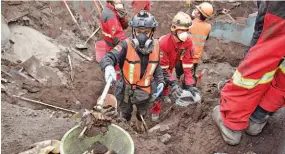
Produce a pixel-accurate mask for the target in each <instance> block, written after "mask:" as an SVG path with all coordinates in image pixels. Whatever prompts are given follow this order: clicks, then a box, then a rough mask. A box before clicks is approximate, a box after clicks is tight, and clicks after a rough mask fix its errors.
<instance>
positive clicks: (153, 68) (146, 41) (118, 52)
mask: <svg viewBox="0 0 285 154" xmlns="http://www.w3.org/2000/svg"><path fill="white" fill-rule="evenodd" d="M129 25H130V26H131V27H132V38H127V39H125V40H123V41H122V42H120V43H119V44H118V45H117V46H116V47H115V48H114V49H113V50H111V52H109V53H107V54H106V55H105V56H104V57H103V59H102V61H101V62H100V66H101V68H102V70H103V71H105V80H106V81H107V80H108V78H109V77H111V78H112V79H113V81H115V80H116V79H115V70H114V66H115V65H116V64H119V66H120V69H121V73H122V78H121V80H120V81H118V82H116V84H115V95H116V98H117V99H118V101H119V102H120V111H121V113H120V114H121V115H120V116H121V117H123V118H124V119H126V120H127V121H129V120H130V119H131V116H132V111H133V104H135V105H136V107H137V115H136V117H137V119H138V124H137V126H138V127H140V128H142V127H141V126H142V123H141V121H142V119H141V116H142V117H144V116H145V115H146V113H147V109H148V107H149V100H150V99H151V96H152V94H153V95H154V96H156V97H157V96H158V95H159V94H160V93H161V92H162V90H163V88H164V84H165V83H164V77H163V72H162V69H161V67H160V64H159V43H158V40H156V39H154V38H153V35H154V31H155V29H156V27H157V25H158V23H157V21H156V20H155V18H154V16H152V15H151V14H150V13H148V12H146V11H144V10H141V11H140V12H139V13H138V14H137V15H135V16H134V17H133V19H132V21H131V22H130V23H129ZM154 79H155V81H156V83H157V85H158V86H157V89H155V90H152V89H151V83H152V82H153V81H154ZM154 91H156V93H154ZM140 128H139V129H140Z"/></svg>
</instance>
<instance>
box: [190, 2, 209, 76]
mask: <svg viewBox="0 0 285 154" xmlns="http://www.w3.org/2000/svg"><path fill="white" fill-rule="evenodd" d="M195 7H196V9H194V10H193V12H192V14H191V16H192V19H194V20H193V21H192V26H191V27H190V31H189V32H190V34H191V35H190V37H191V39H192V41H193V43H194V47H195V54H194V57H193V60H194V61H193V63H194V65H193V77H194V78H195V80H197V77H196V69H197V67H198V63H199V61H200V58H201V57H202V54H203V49H204V46H205V43H206V40H207V39H208V38H209V34H210V31H211V27H212V26H211V25H210V24H208V23H207V22H206V21H205V20H206V19H207V18H208V17H210V16H211V15H212V14H213V6H212V5H211V4H210V3H207V2H203V3H201V4H200V5H196V6H195Z"/></svg>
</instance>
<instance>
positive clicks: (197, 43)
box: [194, 42, 205, 46]
mask: <svg viewBox="0 0 285 154" xmlns="http://www.w3.org/2000/svg"><path fill="white" fill-rule="evenodd" d="M194 45H197V46H204V45H205V42H194Z"/></svg>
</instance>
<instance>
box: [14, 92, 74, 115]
mask: <svg viewBox="0 0 285 154" xmlns="http://www.w3.org/2000/svg"><path fill="white" fill-rule="evenodd" d="M12 96H13V97H16V98H19V99H21V100H24V101H28V102H32V103H36V104H41V105H44V106H48V107H52V108H55V109H58V110H62V111H66V112H69V113H76V112H75V111H72V110H69V109H65V108H61V107H58V106H54V105H50V104H46V103H43V102H40V101H36V100H32V99H29V98H25V97H22V96H17V95H12Z"/></svg>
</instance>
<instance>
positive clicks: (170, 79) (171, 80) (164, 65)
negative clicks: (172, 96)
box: [160, 48, 177, 85]
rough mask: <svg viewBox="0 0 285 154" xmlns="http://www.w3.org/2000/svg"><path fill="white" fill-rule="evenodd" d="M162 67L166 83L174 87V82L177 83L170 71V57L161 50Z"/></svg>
mask: <svg viewBox="0 0 285 154" xmlns="http://www.w3.org/2000/svg"><path fill="white" fill-rule="evenodd" d="M160 65H161V68H162V71H163V76H164V81H165V82H166V84H168V85H172V84H173V83H174V82H177V81H176V79H175V78H174V76H173V75H172V73H171V71H170V69H169V65H170V62H169V55H168V53H167V52H164V51H163V50H162V49H161V48H160Z"/></svg>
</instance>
